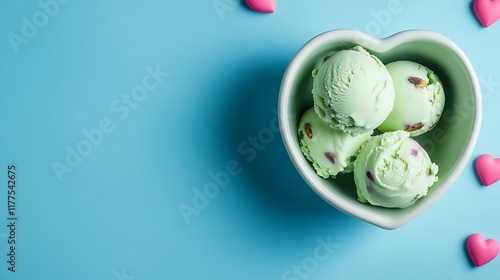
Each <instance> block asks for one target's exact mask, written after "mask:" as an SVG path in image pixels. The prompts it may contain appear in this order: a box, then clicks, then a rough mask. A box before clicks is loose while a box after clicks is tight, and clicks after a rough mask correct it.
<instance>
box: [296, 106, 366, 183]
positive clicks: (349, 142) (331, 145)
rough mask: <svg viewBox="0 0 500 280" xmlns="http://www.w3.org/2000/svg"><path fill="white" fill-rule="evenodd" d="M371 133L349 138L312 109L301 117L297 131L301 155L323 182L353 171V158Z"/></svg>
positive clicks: (348, 135)
mask: <svg viewBox="0 0 500 280" xmlns="http://www.w3.org/2000/svg"><path fill="white" fill-rule="evenodd" d="M371 134H372V131H370V132H367V133H363V134H359V135H356V136H352V135H351V134H349V133H346V132H343V131H341V130H336V129H333V128H331V127H330V126H329V125H328V124H327V123H325V122H324V121H323V120H322V119H321V118H320V117H319V116H318V115H317V114H316V112H315V111H314V109H313V108H311V109H309V110H307V111H306V112H305V113H304V114H303V115H302V118H301V119H300V122H299V128H298V136H299V141H300V149H301V151H302V153H303V154H304V156H305V157H306V158H307V159H308V160H309V161H310V162H311V163H312V165H313V167H314V169H315V170H316V173H317V174H318V175H319V176H321V177H323V178H325V179H326V178H328V177H335V176H336V175H337V174H338V173H341V172H342V173H348V172H352V170H353V163H354V159H355V156H356V154H357V152H358V150H359V148H360V147H361V146H362V145H363V144H364V143H365V142H366V141H367V140H368V139H369V138H370V135H371Z"/></svg>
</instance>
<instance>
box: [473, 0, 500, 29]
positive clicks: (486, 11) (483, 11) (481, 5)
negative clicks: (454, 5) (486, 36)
mask: <svg viewBox="0 0 500 280" xmlns="http://www.w3.org/2000/svg"><path fill="white" fill-rule="evenodd" d="M474 11H475V12H476V16H477V18H478V19H479V21H480V22H481V24H482V25H483V26H484V27H488V26H490V25H492V24H493V23H495V21H497V20H498V19H499V18H500V0H475V1H474Z"/></svg>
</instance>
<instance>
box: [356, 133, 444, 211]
mask: <svg viewBox="0 0 500 280" xmlns="http://www.w3.org/2000/svg"><path fill="white" fill-rule="evenodd" d="M437 172H438V166H437V165H436V164H434V163H432V162H431V160H430V158H429V155H428V154H427V152H426V151H425V150H424V149H423V148H422V146H420V144H419V143H418V142H416V141H415V140H413V139H412V138H410V134H409V133H408V132H406V131H402V130H398V131H394V132H386V133H384V134H381V135H377V136H374V137H372V138H371V139H370V140H369V141H368V142H366V144H365V145H363V147H361V149H360V151H359V154H358V157H357V159H356V161H355V162H354V182H355V183H356V188H357V192H358V200H359V201H360V202H363V203H366V202H368V203H370V204H372V205H376V206H382V207H388V208H406V207H408V206H410V205H412V204H413V203H415V201H416V200H417V199H419V198H421V197H424V196H426V195H427V191H428V190H429V188H430V187H431V186H432V185H433V184H434V182H436V181H437V179H438V177H437Z"/></svg>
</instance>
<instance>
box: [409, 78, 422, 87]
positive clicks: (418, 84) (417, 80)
mask: <svg viewBox="0 0 500 280" xmlns="http://www.w3.org/2000/svg"><path fill="white" fill-rule="evenodd" d="M408 82H410V83H412V84H413V85H415V87H417V88H425V87H426V86H427V82H426V81H425V80H423V79H420V78H419V77H409V78H408Z"/></svg>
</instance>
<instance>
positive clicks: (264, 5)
mask: <svg viewBox="0 0 500 280" xmlns="http://www.w3.org/2000/svg"><path fill="white" fill-rule="evenodd" d="M246 1H247V5H248V7H250V9H252V10H254V11H256V12H261V13H273V12H274V6H275V0H246Z"/></svg>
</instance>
